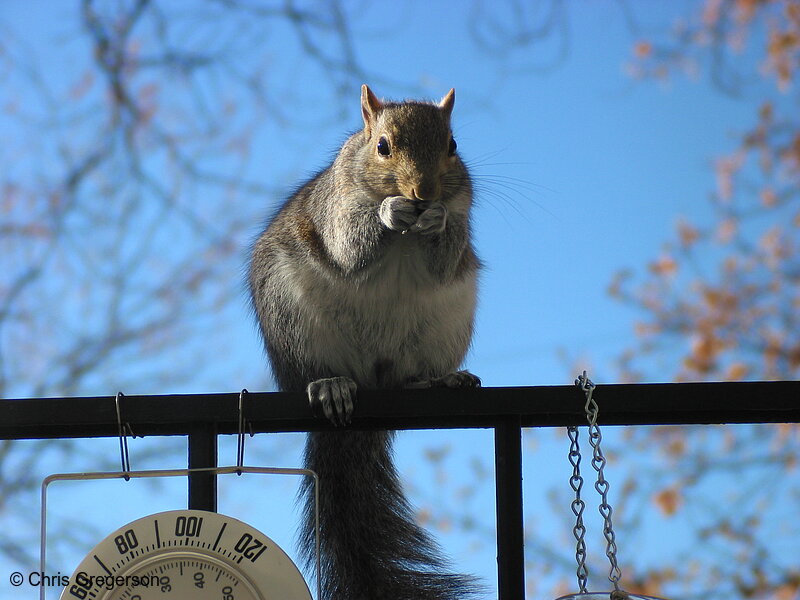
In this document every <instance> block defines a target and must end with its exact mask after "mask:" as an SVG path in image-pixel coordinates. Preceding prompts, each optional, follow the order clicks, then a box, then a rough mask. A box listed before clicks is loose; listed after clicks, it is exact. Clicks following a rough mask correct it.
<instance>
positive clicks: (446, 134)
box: [249, 86, 480, 600]
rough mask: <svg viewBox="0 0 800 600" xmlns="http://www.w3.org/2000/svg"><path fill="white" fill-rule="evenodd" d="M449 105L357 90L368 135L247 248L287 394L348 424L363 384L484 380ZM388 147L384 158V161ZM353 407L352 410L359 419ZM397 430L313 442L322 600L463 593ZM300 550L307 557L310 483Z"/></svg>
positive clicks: (309, 454) (466, 212) (355, 139)
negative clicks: (398, 461) (474, 359)
mask: <svg viewBox="0 0 800 600" xmlns="http://www.w3.org/2000/svg"><path fill="white" fill-rule="evenodd" d="M453 98H454V96H453V94H452V92H451V94H448V96H446V97H445V99H444V100H443V101H442V103H440V104H439V105H437V104H428V103H421V102H406V103H400V104H390V103H387V104H382V103H381V102H380V101H378V100H377V98H375V97H374V95H372V93H371V91H370V90H369V89H368V88H366V86H364V88H363V89H362V114H363V115H364V129H363V130H362V131H360V132H358V133H356V134H354V135H352V136H351V137H350V138H349V139H348V140H347V141H346V142H345V144H344V145H343V147H342V148H341V150H340V152H339V154H338V155H337V157H336V159H335V160H334V161H333V163H332V164H331V165H330V166H329V167H328V168H326V169H325V170H323V171H322V172H320V173H319V174H318V175H317V176H316V177H314V178H313V179H311V180H310V181H308V182H307V183H306V184H305V185H303V186H302V187H301V188H300V189H299V190H298V191H297V192H296V193H295V194H294V195H293V196H292V197H291V198H289V200H288V201H287V202H286V203H285V204H284V206H283V207H282V208H281V210H280V211H279V212H278V213H277V215H276V216H275V217H274V219H273V220H272V222H271V223H270V224H269V225H268V226H267V228H266V230H265V231H264V232H263V233H262V234H261V236H260V237H259V238H258V240H257V241H256V243H255V246H254V248H253V254H252V260H251V264H250V273H249V283H250V290H251V295H252V301H253V306H254V308H255V312H256V314H257V316H258V321H259V325H260V328H261V332H262V334H263V338H264V343H265V347H266V351H267V354H268V356H269V359H270V362H271V364H272V370H273V373H274V375H275V378H276V380H277V383H278V385H279V387H280V389H282V390H285V391H302V390H305V391H306V392H307V394H308V396H309V402H310V403H311V405H312V407H314V408H315V409H316V410H319V411H321V413H322V414H324V415H325V416H327V417H328V418H329V419H330V420H331V421H332V422H333V423H335V424H337V425H345V424H346V423H348V422H349V420H350V416H351V414H352V412H353V410H354V404H355V399H356V393H357V388H359V387H360V388H365V389H376V388H397V387H403V386H407V387H427V386H435V385H440V386H448V387H464V386H475V385H479V383H480V380H479V379H478V378H477V377H475V376H474V375H471V374H469V373H467V372H465V371H463V372H457V373H456V369H457V368H458V367H459V365H460V364H461V362H462V360H463V359H464V356H465V354H466V352H467V349H468V347H469V344H470V339H471V336H472V327H473V317H474V311H475V302H476V291H477V273H478V269H479V262H478V259H477V258H476V256H475V253H474V251H473V248H472V245H471V242H470V222H469V217H470V208H471V204H472V187H471V183H470V178H469V174H468V173H467V170H466V168H465V166H464V164H463V163H462V162H461V160H460V158H459V157H458V155H457V154H456V155H450V154H449V153H448V146H449V142H450V135H451V133H450V111H451V110H452V102H453ZM381 137H385V138H387V141H388V143H389V144H390V146H391V156H389V157H387V156H382V155H380V154H379V153H378V152H377V151H376V148H377V144H378V141H379V140H380V138H381ZM355 410H357V408H356V409H355ZM392 438H393V434H392V433H390V432H385V431H379V432H355V431H346V430H341V431H332V432H319V433H311V434H309V436H308V440H307V443H306V451H305V461H306V466H307V467H308V468H310V469H313V470H315V471H316V472H317V473H318V474H319V476H320V480H321V485H320V492H321V506H320V510H321V515H320V516H321V533H322V553H323V569H322V584H323V597H324V599H325V600H367V599H369V600H375V599H379V598H392V599H394V600H403V599H407V600H412V599H414V600H425V599H431V600H433V599H442V600H444V599H455V598H464V597H466V596H467V595H469V594H470V593H472V592H474V586H473V585H472V582H471V579H470V578H468V577H465V576H459V575H449V574H446V572H445V567H446V564H445V561H444V560H443V559H442V558H440V556H439V553H438V550H437V548H436V546H435V544H434V542H433V541H432V540H431V539H430V537H429V536H428V535H427V534H426V533H425V532H424V531H423V530H422V529H420V528H419V527H418V526H417V525H416V524H415V523H414V518H413V511H412V510H411V508H410V506H409V505H408V502H407V500H406V499H405V497H404V495H403V492H402V489H401V485H400V482H399V479H398V476H397V473H396V471H395V468H394V465H393V462H392V452H391V441H392ZM303 492H304V500H305V503H306V505H305V507H306V508H305V510H306V512H305V521H304V525H303V530H302V536H301V545H302V547H303V549H304V551H305V553H306V557H307V558H311V557H312V556H313V548H314V531H313V519H312V518H311V517H312V514H313V497H312V496H311V493H310V490H309V489H308V488H307V487H304V490H303Z"/></svg>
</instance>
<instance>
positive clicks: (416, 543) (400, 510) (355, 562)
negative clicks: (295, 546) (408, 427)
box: [301, 431, 479, 600]
mask: <svg viewBox="0 0 800 600" xmlns="http://www.w3.org/2000/svg"><path fill="white" fill-rule="evenodd" d="M392 439H393V434H392V433H391V432H386V431H333V432H327V431H326V432H313V433H310V434H309V435H308V438H307V441H306V451H305V464H306V468H308V469H312V470H314V471H316V473H317V474H318V475H319V477H320V492H321V493H320V506H319V510H320V538H321V573H320V576H321V583H322V598H321V599H320V600H382V599H384V598H385V599H387V600H388V599H390V598H391V599H392V600H456V599H463V598H467V597H472V596H473V595H474V594H475V593H477V592H478V591H479V586H477V585H476V583H475V580H474V579H473V578H472V577H469V576H464V575H452V574H448V573H447V572H446V569H447V563H446V561H445V560H444V559H443V558H442V557H441V555H440V553H439V551H438V548H437V546H436V543H435V542H434V541H433V540H432V539H431V538H430V536H428V534H427V533H426V532H425V531H423V530H422V529H421V528H420V527H419V526H418V525H416V524H415V523H414V517H413V512H412V510H411V507H410V506H409V503H408V501H407V500H406V498H405V496H404V495H403V492H402V489H401V485H400V481H399V479H398V476H397V471H396V470H395V467H394V464H393V461H392V451H391V445H392ZM301 493H302V495H303V500H304V502H305V506H304V510H305V513H304V520H303V526H302V531H301V547H302V550H303V552H304V554H305V558H306V560H307V562H308V564H309V565H310V566H311V565H313V564H314V559H315V536H314V494H313V485H312V483H311V481H310V480H308V479H307V480H306V481H305V482H304V484H303V488H302V490H301Z"/></svg>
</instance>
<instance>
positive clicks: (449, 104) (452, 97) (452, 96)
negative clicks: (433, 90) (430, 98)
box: [439, 88, 456, 119]
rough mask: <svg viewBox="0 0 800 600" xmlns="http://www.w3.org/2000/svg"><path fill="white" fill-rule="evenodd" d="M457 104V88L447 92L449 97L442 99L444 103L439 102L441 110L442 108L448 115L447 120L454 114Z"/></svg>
mask: <svg viewBox="0 0 800 600" xmlns="http://www.w3.org/2000/svg"><path fill="white" fill-rule="evenodd" d="M455 103H456V90H455V88H450V91H449V92H447V95H446V96H445V97H444V98H442V101H441V102H439V108H441V109H442V110H443V111H444V113H445V114H446V115H447V118H448V119H449V118H450V114H451V113H452V112H453V105H454V104H455Z"/></svg>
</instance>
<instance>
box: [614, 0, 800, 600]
mask: <svg viewBox="0 0 800 600" xmlns="http://www.w3.org/2000/svg"><path fill="white" fill-rule="evenodd" d="M798 69H800V1H798V0H705V1H704V2H703V3H702V4H701V11H700V14H698V15H696V16H695V17H694V18H691V19H689V20H686V21H685V22H683V23H679V24H678V25H677V26H676V28H675V30H674V31H673V32H672V33H671V34H670V35H669V36H668V37H667V39H666V40H661V41H656V40H643V41H640V42H638V43H637V44H635V46H634V62H633V65H632V72H633V74H634V75H635V76H637V77H641V78H643V79H659V80H661V79H666V78H668V77H672V76H675V75H676V74H681V73H683V74H689V75H693V76H695V75H698V74H701V73H707V74H708V76H709V78H710V79H711V81H712V82H713V83H714V85H715V86H717V87H718V88H719V89H720V90H721V91H722V92H723V93H726V94H732V95H745V94H747V95H749V97H750V98H751V99H752V98H757V99H758V101H757V102H756V104H757V105H758V106H759V108H758V110H757V113H756V114H755V115H754V120H753V124H752V125H750V126H749V127H747V128H745V129H744V130H742V131H741V132H740V133H739V139H738V142H737V146H736V147H735V148H734V149H733V150H732V151H730V152H728V153H727V154H725V155H723V156H722V157H720V158H719V159H718V160H717V161H716V163H715V174H716V189H715V192H714V193H713V194H712V195H711V200H710V201H711V204H712V210H713V215H714V218H713V220H712V221H711V222H709V223H697V222H693V221H690V220H688V219H685V218H684V219H681V220H679V221H678V223H677V226H676V232H675V236H674V237H673V238H672V239H671V240H670V241H668V242H667V243H666V244H665V245H664V247H663V249H662V252H661V254H660V255H659V256H658V257H657V258H655V259H653V260H651V261H650V262H649V264H648V265H647V268H646V270H645V271H644V272H640V273H638V274H637V273H636V272H634V271H631V270H626V271H622V272H620V273H618V275H617V276H616V277H615V279H614V280H613V281H612V283H611V285H610V288H609V289H610V293H611V294H612V295H613V296H614V297H617V298H619V299H620V300H621V301H623V302H626V303H628V304H630V305H632V306H634V307H636V308H638V309H639V310H640V311H641V314H642V315H643V316H642V319H641V320H640V322H639V323H637V325H636V327H635V330H636V332H637V338H638V342H637V343H636V345H635V347H633V348H630V349H629V350H628V351H627V352H625V353H624V354H623V355H622V357H621V361H620V364H621V371H622V376H623V378H624V379H627V380H630V381H640V380H644V379H646V378H648V375H650V376H652V373H654V372H655V370H654V367H653V366H654V365H655V364H656V362H657V364H659V367H660V368H661V369H662V370H663V368H664V365H667V368H671V369H672V373H671V374H670V375H671V376H672V377H674V378H675V379H676V380H678V381H686V380H740V379H794V378H797V377H798V375H800V111H798V109H797V107H798V106H800V103H799V102H798V101H799V100H800V90H799V89H798V73H799V71H798ZM798 446H800V427H798V426H797V425H752V426H742V427H723V428H709V427H697V428H686V427H657V428H652V429H647V430H641V429H632V430H630V431H626V445H625V448H624V451H625V452H626V455H631V454H636V453H637V452H642V453H645V452H651V453H652V452H654V449H657V450H655V452H656V454H660V458H659V459H658V461H657V465H658V466H655V467H651V472H649V473H648V474H647V477H644V478H643V477H642V476H641V475H634V476H632V477H631V479H629V481H628V482H626V484H625V487H624V488H623V492H624V498H625V499H627V498H631V497H633V496H634V495H635V493H636V492H635V490H636V488H637V486H639V487H644V486H650V487H651V488H653V489H655V490H656V491H655V492H653V493H652V495H651V500H652V502H653V505H654V506H655V507H656V509H657V510H658V511H660V513H661V515H662V516H663V518H664V519H675V518H680V517H676V515H679V514H685V513H691V514H690V516H689V517H688V518H687V520H688V521H690V522H691V523H692V528H693V531H692V533H691V535H692V537H693V540H694V542H695V543H696V544H695V545H696V548H697V552H696V553H692V555H691V557H685V558H684V559H683V560H681V561H680V562H676V561H671V562H668V563H665V564H664V565H662V566H661V567H659V568H655V569H651V570H649V571H644V572H640V573H637V574H636V575H635V577H634V579H635V581H636V585H637V586H638V587H637V588H636V589H637V590H638V591H642V592H646V593H647V592H649V593H651V594H657V593H659V592H663V591H664V589H667V590H673V591H674V590H675V589H680V590H681V592H682V593H683V594H685V595H681V596H680V597H687V596H691V597H697V598H758V599H762V600H768V599H770V600H797V599H798V598H800V569H798V568H797V566H796V565H797V563H796V558H794V559H788V557H787V554H786V553H787V551H788V552H789V553H791V548H794V549H795V557H796V549H797V537H796V536H797V533H796V532H789V533H787V532H783V533H782V532H781V528H780V527H779V526H776V520H779V519H785V520H784V524H783V525H784V526H789V525H788V521H791V518H788V517H779V516H776V515H787V514H792V513H794V515H795V518H796V515H797V513H796V508H797V505H796V498H797V496H796V494H797V489H796V482H797V476H796V469H797V464H798V461H797V455H798ZM725 473H727V474H729V477H730V474H731V473H735V478H734V479H735V481H736V483H734V484H733V485H731V484H727V485H728V487H726V488H725V489H721V487H720V481H721V480H720V479H718V476H719V475H720V474H725ZM642 479H645V481H644V483H643V481H642ZM753 482H757V483H755V484H754V483H753ZM793 486H794V487H793ZM625 499H624V500H623V503H624V502H625V501H626V500H625ZM703 507H705V508H703ZM784 535H785V536H788V537H785V538H784V537H782V536H784ZM705 552H711V553H713V554H714V558H708V557H707V558H700V555H701V554H703V553H705ZM678 564H680V568H677V565H678Z"/></svg>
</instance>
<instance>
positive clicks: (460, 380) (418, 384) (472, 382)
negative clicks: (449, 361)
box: [405, 371, 481, 390]
mask: <svg viewBox="0 0 800 600" xmlns="http://www.w3.org/2000/svg"><path fill="white" fill-rule="evenodd" d="M405 387H406V388H407V389H412V390H418V389H424V388H431V387H446V388H478V387H481V378H480V377H478V376H477V375H473V374H472V373H470V372H469V371H453V372H452V373H448V374H447V375H445V376H444V377H434V378H433V379H421V380H416V381H409V382H408V383H406V385H405Z"/></svg>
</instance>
